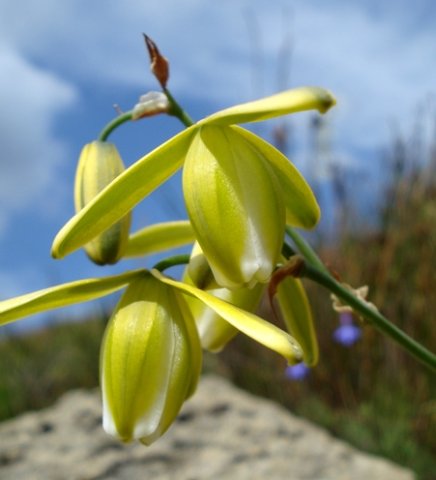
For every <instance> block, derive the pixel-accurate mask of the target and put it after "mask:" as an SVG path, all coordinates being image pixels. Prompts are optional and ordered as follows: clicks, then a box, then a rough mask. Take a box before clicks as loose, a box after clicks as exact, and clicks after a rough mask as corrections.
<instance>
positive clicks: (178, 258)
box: [153, 254, 190, 272]
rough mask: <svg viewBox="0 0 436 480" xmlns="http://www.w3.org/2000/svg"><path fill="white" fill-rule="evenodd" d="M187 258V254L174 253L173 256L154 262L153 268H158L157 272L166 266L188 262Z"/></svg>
mask: <svg viewBox="0 0 436 480" xmlns="http://www.w3.org/2000/svg"><path fill="white" fill-rule="evenodd" d="M189 258H190V257H189V255H188V254H181V255H174V256H173V257H168V258H165V259H164V260H161V261H160V262H158V263H156V265H155V266H154V267H153V268H155V269H156V270H159V272H163V271H164V270H166V269H167V268H171V267H175V266H176V265H186V264H187V263H189Z"/></svg>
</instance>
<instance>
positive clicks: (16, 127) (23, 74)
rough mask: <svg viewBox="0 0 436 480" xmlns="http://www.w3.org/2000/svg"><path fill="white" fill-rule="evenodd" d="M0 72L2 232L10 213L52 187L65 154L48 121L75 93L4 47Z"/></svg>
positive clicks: (69, 102) (0, 218) (0, 224)
mask: <svg viewBox="0 0 436 480" xmlns="http://www.w3.org/2000/svg"><path fill="white" fill-rule="evenodd" d="M0 71H2V72H7V74H4V75H2V76H1V77H0V108H1V112H2V114H1V117H0V145H1V150H0V170H1V175H0V227H1V226H3V227H5V226H6V224H7V219H8V217H9V215H11V213H12V212H13V211H14V210H17V209H20V208H21V207H23V206H24V205H30V204H32V205H33V206H35V204H37V203H38V202H39V201H40V200H41V198H42V196H44V195H47V191H49V190H50V189H53V188H54V187H55V176H56V167H57V166H58V165H59V164H60V163H61V162H62V160H63V159H64V157H65V148H64V145H63V144H62V143H61V142H60V141H58V140H57V139H56V138H54V136H53V121H54V118H55V115H56V114H57V113H59V112H61V111H62V109H64V108H66V107H67V106H69V105H71V103H72V102H73V101H74V100H75V98H76V95H77V93H76V91H75V89H74V88H73V87H72V86H71V85H68V84H67V83H66V82H64V81H62V80H60V79H59V78H57V77H56V76H54V75H53V74H51V73H49V72H47V71H44V70H43V69H41V68H37V67H35V66H33V65H31V64H30V63H29V62H27V61H26V60H25V59H24V58H22V57H20V56H19V55H18V53H17V51H15V50H13V49H12V48H8V47H6V46H3V47H2V48H0ZM51 200H52V201H53V200H54V198H53V197H52V198H51ZM0 231H1V229H0Z"/></svg>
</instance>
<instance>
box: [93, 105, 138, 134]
mask: <svg viewBox="0 0 436 480" xmlns="http://www.w3.org/2000/svg"><path fill="white" fill-rule="evenodd" d="M129 120H132V110H130V111H128V112H126V113H123V114H121V115H119V116H118V117H116V118H114V119H113V120H111V121H110V122H109V123H108V124H107V125H106V126H105V127H104V128H103V130H102V131H101V132H100V135H99V137H98V140H100V141H101V142H105V141H106V140H107V138H108V137H109V135H110V134H111V133H112V132H113V131H114V130H115V129H116V128H117V127H119V126H120V125H122V124H123V123H125V122H128V121H129Z"/></svg>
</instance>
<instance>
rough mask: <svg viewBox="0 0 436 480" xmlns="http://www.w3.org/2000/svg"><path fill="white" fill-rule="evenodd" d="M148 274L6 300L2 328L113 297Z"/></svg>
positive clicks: (78, 283)
mask: <svg viewBox="0 0 436 480" xmlns="http://www.w3.org/2000/svg"><path fill="white" fill-rule="evenodd" d="M144 272H145V270H133V271H131V272H126V273H122V274H121V275H113V276H111V277H103V278H87V279H84V280H78V281H76V282H70V283H64V284H62V285H57V286H56V287H50V288H46V289H44V290H38V291H36V292H32V293H28V294H26V295H21V296H20V297H15V298H11V299H9V300H4V301H2V302H0V325H5V324H7V323H9V322H13V321H14V320H18V319H19V318H22V317H27V316H29V315H33V314H35V313H40V312H44V311H47V310H52V309H55V308H60V307H66V306H67V305H73V304H74V303H80V302H87V301H88V300H94V299H95V298H99V297H103V296H105V295H109V294H110V293H113V292H115V291H117V290H119V289H121V288H123V287H124V286H125V285H127V284H128V283H129V282H131V281H132V280H133V279H135V278H138V277H139V276H141V275H143V274H144Z"/></svg>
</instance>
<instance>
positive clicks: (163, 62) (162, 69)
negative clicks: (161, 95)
mask: <svg viewBox="0 0 436 480" xmlns="http://www.w3.org/2000/svg"><path fill="white" fill-rule="evenodd" d="M143 36H144V40H145V45H146V46H147V50H148V54H149V56H150V68H151V71H152V73H153V75H154V76H155V77H156V79H157V81H158V82H159V84H160V86H161V87H162V88H166V85H167V82H168V78H169V75H170V72H169V62H168V60H167V59H166V58H165V57H164V56H163V55H162V54H161V53H160V51H159V49H158V48H157V45H156V44H155V43H154V42H153V40H152V39H151V38H150V37H149V36H148V35H146V34H145V33H143Z"/></svg>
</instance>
